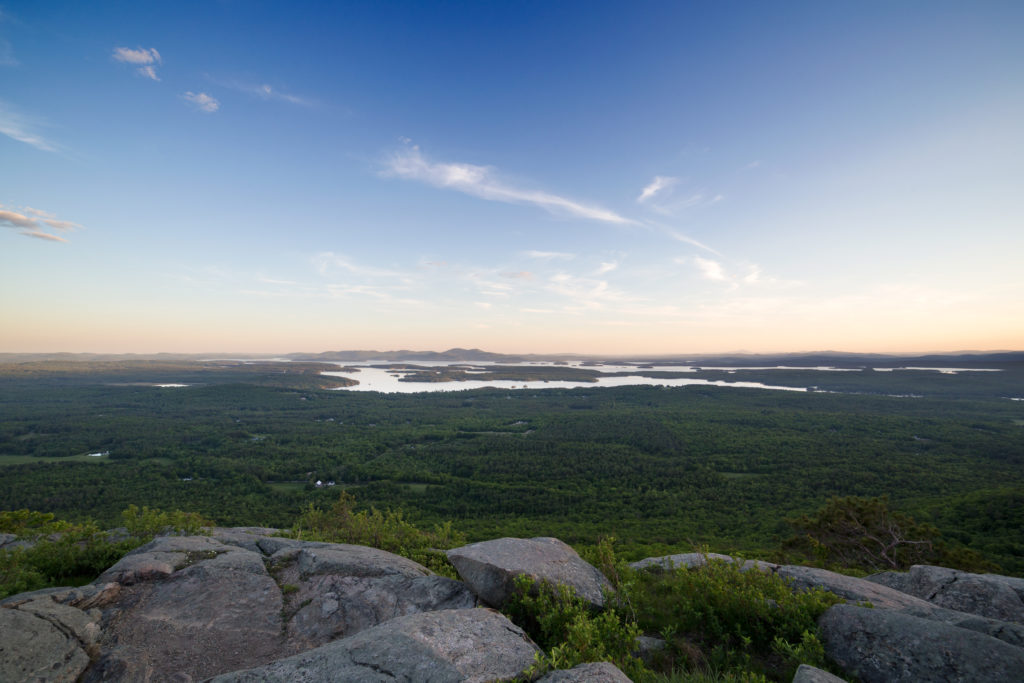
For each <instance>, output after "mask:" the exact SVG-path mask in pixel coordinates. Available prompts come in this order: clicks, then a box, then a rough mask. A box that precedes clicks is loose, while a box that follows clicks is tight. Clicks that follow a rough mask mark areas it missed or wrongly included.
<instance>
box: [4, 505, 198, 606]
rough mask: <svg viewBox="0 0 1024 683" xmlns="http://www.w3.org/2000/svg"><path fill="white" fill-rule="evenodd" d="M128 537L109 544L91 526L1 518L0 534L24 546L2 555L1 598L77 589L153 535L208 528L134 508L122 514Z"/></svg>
mask: <svg viewBox="0 0 1024 683" xmlns="http://www.w3.org/2000/svg"><path fill="white" fill-rule="evenodd" d="M122 516H123V518H124V520H125V526H126V528H127V529H128V536H127V537H123V538H117V539H115V538H113V537H112V536H111V535H110V534H109V533H107V532H106V531H103V530H101V529H100V528H99V527H98V526H97V525H96V523H95V522H93V521H91V520H87V521H84V522H79V523H71V522H67V521H64V520H59V519H56V518H55V516H54V515H53V514H52V513H49V512H34V511H30V510H10V511H2V512H0V532H2V533H10V534H15V535H16V536H17V537H18V540H21V541H26V542H27V543H26V545H25V546H23V547H16V548H12V549H7V550H0V598H3V597H6V596H8V595H14V594H16V593H21V592H24V591H28V590H36V589H38V588H46V587H49V586H61V585H64V586H66V585H81V584H84V583H88V582H89V581H91V580H93V579H94V578H96V576H97V575H98V574H100V573H101V572H103V571H104V570H105V569H107V568H108V567H110V566H111V565H112V564H114V563H115V562H117V561H118V560H119V559H120V558H121V557H123V556H124V555H125V554H126V553H127V552H129V551H130V550H132V549H134V548H136V547H138V546H140V545H142V544H144V543H148V542H149V541H151V540H152V539H153V537H154V535H156V534H157V533H175V532H178V533H195V532H196V531H197V530H198V528H199V526H200V525H202V524H208V523H209V522H207V521H206V520H204V519H202V518H201V517H200V516H199V515H196V514H194V513H184V512H181V511H174V512H162V511H160V510H150V509H149V508H145V507H144V508H142V509H141V510H139V508H137V507H135V506H134V505H133V506H131V507H130V508H128V509H127V510H125V511H124V512H123V513H122Z"/></svg>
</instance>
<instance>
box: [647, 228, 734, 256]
mask: <svg viewBox="0 0 1024 683" xmlns="http://www.w3.org/2000/svg"><path fill="white" fill-rule="evenodd" d="M660 227H661V228H662V230H664V231H665V234H666V235H668V236H669V237H671V238H672V239H674V240H676V241H677V242H683V243H684V244H689V245H692V246H694V247H697V248H698V249H703V250H704V251H710V252H711V253H712V254H716V255H718V256H721V253H719V251H718V250H717V249H712V248H711V247H709V246H708V245H706V244H704V243H703V242H700V241H698V240H695V239H694V238H692V237H690V236H688V235H684V234H683V233H681V232H679V231H677V230H672V229H671V228H666V227H664V226H660Z"/></svg>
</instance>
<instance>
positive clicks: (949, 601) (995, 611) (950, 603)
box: [867, 565, 1024, 624]
mask: <svg viewBox="0 0 1024 683" xmlns="http://www.w3.org/2000/svg"><path fill="white" fill-rule="evenodd" d="M867 580H868V581H871V582H874V583H878V584H880V585H883V586H888V587H890V588H893V589H895V590H898V591H902V592H904V593H907V594H909V595H913V596H915V597H918V598H921V599H922V600H926V601H928V602H930V603H932V604H933V605H938V606H939V607H945V608H947V609H951V610H956V611H958V612H967V613H969V614H976V615H978V616H981V617H988V618H991V619H998V620H1000V621H1012V622H1014V623H1017V624H1024V579H1016V578H1013V577H1008V576H997V575H995V574H972V573H969V572H961V571H957V570H956V569H947V568H945V567H932V566H929V565H914V566H913V567H911V568H910V571H909V572H885V573H882V574H875V575H874V576H869V577H867Z"/></svg>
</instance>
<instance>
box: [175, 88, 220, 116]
mask: <svg viewBox="0 0 1024 683" xmlns="http://www.w3.org/2000/svg"><path fill="white" fill-rule="evenodd" d="M182 97H183V98H184V99H185V100H188V101H189V102H191V103H192V104H193V105H194V106H195V107H196V109H198V110H199V111H202V112H206V113H207V114H212V113H213V112H215V111H217V110H218V109H220V102H218V101H217V100H216V99H215V98H213V97H210V96H209V95H207V94H206V93H204V92H192V91H191V90H190V91H188V92H186V93H185V94H184V95H182Z"/></svg>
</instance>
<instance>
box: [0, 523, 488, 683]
mask: <svg viewBox="0 0 1024 683" xmlns="http://www.w3.org/2000/svg"><path fill="white" fill-rule="evenodd" d="M273 531H274V530H272V529H260V528H242V529H215V530H214V533H213V535H212V536H164V537H159V538H157V539H155V540H153V541H152V542H151V543H148V544H146V545H144V546H142V547H140V548H137V549H136V550H134V551H133V552H131V553H129V554H128V555H126V556H125V557H123V558H122V559H121V560H120V561H118V562H117V563H116V564H115V565H114V566H112V567H110V568H109V569H108V570H107V571H105V572H104V573H103V574H102V575H101V576H100V577H99V579H97V582H96V583H95V584H90V585H88V586H83V587H81V588H53V589H45V590H42V591H35V592H32V593H23V594H21V595H16V596H12V597H10V598H8V599H6V600H4V601H3V602H2V603H0V607H3V608H4V609H0V620H2V621H0V633H3V637H2V638H0V681H4V682H6V681H22V680H25V681H28V680H44V681H50V680H53V681H64V680H67V681H81V682H82V683H92V682H96V681H129V680H130V681H147V682H150V683H159V682H161V681H175V682H181V681H197V680H203V679H206V678H208V677H210V676H214V675H217V674H220V673H223V672H226V671H234V670H238V669H243V668H248V667H253V666H258V665H261V664H266V663H269V662H272V661H275V660H278V659H281V658H283V657H287V656H289V655H293V654H295V653H298V652H302V651H304V650H308V649H310V648H315V647H317V646H319V645H322V644H324V643H327V642H330V641H332V640H336V639H338V638H344V637H346V636H351V635H353V634H356V633H358V632H360V631H362V630H364V629H368V628H371V627H373V626H376V625H378V624H380V623H382V622H384V621H387V620H389V619H392V618H394V617H399V616H403V615H408V614H414V613H417V612H422V611H428V610H438V609H451V608H471V607H474V606H475V605H476V598H475V597H474V596H473V594H472V593H471V592H470V591H469V589H468V588H467V587H466V586H465V585H464V584H462V583H461V582H458V581H453V580H451V579H447V578H443V577H439V576H436V575H435V574H433V573H432V572H431V571H429V570H428V569H426V568H425V567H423V566H421V565H419V564H417V563H416V562H413V561H411V560H408V559H406V558H403V557H399V556H398V555H394V554H392V553H389V552H385V551H383V550H378V549H375V548H366V547H362V546H352V545H343V544H331V543H310V542H304V541H296V540H293V539H287V538H273V537H269V536H265V535H264V534H265V533H271V532H273ZM8 634H11V635H8Z"/></svg>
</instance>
